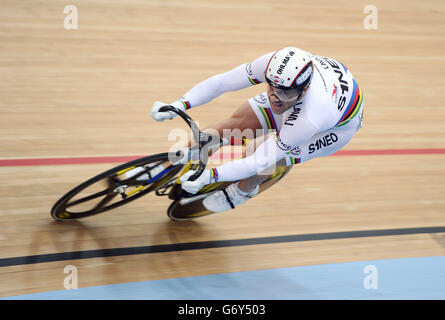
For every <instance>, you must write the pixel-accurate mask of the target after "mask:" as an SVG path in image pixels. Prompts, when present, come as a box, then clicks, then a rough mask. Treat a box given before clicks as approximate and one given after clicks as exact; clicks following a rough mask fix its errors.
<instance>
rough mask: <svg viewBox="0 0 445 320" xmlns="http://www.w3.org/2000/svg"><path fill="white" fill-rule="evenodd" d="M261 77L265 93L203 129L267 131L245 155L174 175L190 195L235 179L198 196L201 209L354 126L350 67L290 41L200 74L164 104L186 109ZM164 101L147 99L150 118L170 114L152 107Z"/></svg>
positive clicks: (318, 151)
mask: <svg viewBox="0 0 445 320" xmlns="http://www.w3.org/2000/svg"><path fill="white" fill-rule="evenodd" d="M264 82H266V83H267V91H266V92H263V93H261V94H259V95H257V96H256V97H253V98H251V99H249V100H248V101H247V102H245V103H244V104H242V105H241V106H240V107H239V108H238V109H237V110H236V111H235V112H234V114H233V115H232V116H231V117H230V118H228V119H226V120H223V121H222V122H220V123H218V124H216V125H214V126H211V128H212V129H214V130H216V131H217V132H218V133H219V134H220V136H222V135H223V130H224V129H226V130H227V129H231V130H235V129H239V130H241V131H243V130H245V129H252V130H254V131H256V130H257V129H263V130H268V131H269V132H272V134H271V135H270V136H269V137H268V138H267V139H266V140H265V141H264V143H262V144H261V145H259V146H258V147H257V148H256V150H255V151H254V152H253V153H252V154H251V155H248V156H246V157H244V158H242V159H239V160H234V161H230V162H228V163H225V164H223V165H221V166H218V167H216V168H212V169H206V170H205V171H204V172H203V173H202V174H201V176H200V177H199V178H198V179H196V180H195V181H187V180H188V178H190V176H191V175H192V174H193V173H194V172H195V171H193V170H191V171H189V172H187V173H186V174H184V175H183V176H182V177H181V182H182V188H183V189H184V190H186V191H187V192H190V193H193V194H195V193H197V192H198V191H199V190H200V189H201V188H202V187H204V186H205V185H207V184H210V183H214V182H217V181H238V180H240V181H239V182H234V183H233V184H231V185H230V186H229V187H227V188H226V190H221V191H217V192H215V193H213V194H211V195H209V196H208V197H207V198H206V199H204V200H203V205H204V206H205V207H206V208H207V209H208V210H211V211H213V212H221V211H225V210H228V209H230V208H234V207H235V206H237V205H239V204H242V203H244V202H245V201H247V200H248V199H250V198H252V197H254V196H255V195H256V194H257V193H258V190H259V184H260V183H261V182H263V181H264V180H265V179H266V178H267V175H265V174H264V173H265V172H267V169H268V168H270V167H271V166H272V165H273V164H276V163H279V164H282V163H285V164H286V165H287V166H292V165H294V164H298V163H302V162H305V161H308V160H311V159H314V158H317V157H323V156H328V155H331V154H333V153H335V152H337V151H338V150H340V149H341V148H343V147H344V146H345V145H346V144H347V143H348V142H349V141H350V140H351V139H352V137H353V136H354V135H355V133H356V132H357V131H358V130H359V129H360V127H361V125H362V113H363V93H362V91H361V89H360V87H359V86H358V85H357V82H356V81H355V79H354V77H353V76H352V74H351V72H350V71H349V70H348V69H347V68H346V67H345V66H344V65H343V64H342V63H341V62H339V61H337V60H335V59H332V58H326V57H323V56H318V55H314V54H311V53H309V52H307V51H304V50H301V49H298V48H295V47H286V48H282V49H280V50H278V51H276V52H271V53H268V54H266V55H263V56H261V57H259V58H257V59H256V60H254V61H253V62H252V63H245V64H242V65H240V66H238V67H236V68H234V69H232V70H230V71H228V72H225V73H222V74H218V75H215V76H213V77H211V78H209V79H207V80H204V81H202V82H201V83H199V84H197V85H196V86H194V87H193V88H192V89H191V90H189V91H188V92H187V93H186V94H185V95H184V96H183V97H182V98H181V99H179V100H177V101H174V102H173V103H171V104H170V105H172V106H174V107H176V108H178V109H180V110H182V111H186V110H188V109H190V108H192V107H196V106H199V105H202V104H205V103H207V102H209V101H211V100H212V99H214V98H216V97H218V96H219V95H221V94H223V93H225V92H228V91H235V90H240V89H243V88H247V87H249V86H252V85H258V84H261V83H264ZM164 105H167V104H166V103H163V102H158V101H157V102H155V103H154V105H153V108H152V116H153V118H154V119H155V120H156V121H163V120H165V119H172V118H174V117H175V116H176V113H174V112H171V111H168V112H160V111H159V110H160V108H161V107H162V106H164Z"/></svg>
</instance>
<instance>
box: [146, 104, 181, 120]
mask: <svg viewBox="0 0 445 320" xmlns="http://www.w3.org/2000/svg"><path fill="white" fill-rule="evenodd" d="M166 105H168V103H164V102H160V101H156V102H155V103H154V104H153V107H152V108H151V116H152V117H153V119H155V120H156V121H164V120H165V119H173V118H174V117H176V116H177V114H176V113H174V112H173V111H167V112H160V111H159V109H161V107H163V106H166Z"/></svg>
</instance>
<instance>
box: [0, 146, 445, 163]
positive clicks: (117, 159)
mask: <svg viewBox="0 0 445 320" xmlns="http://www.w3.org/2000/svg"><path fill="white" fill-rule="evenodd" d="M427 154H445V149H375V150H341V151H339V152H337V153H335V154H333V155H332V156H340V157H341V156H383V155H427ZM217 156H218V155H215V157H213V158H216V157H217ZM140 157H143V155H140V156H103V157H74V158H73V157H71V158H31V159H3V160H0V167H13V166H50V165H66V164H95V163H96V164H97V163H98V164H101V163H124V162H128V161H131V160H134V159H137V158H140ZM239 157H241V153H240V154H234V155H233V158H234V159H236V158H239ZM211 159H212V158H211ZM223 159H224V158H223ZM229 159H230V158H229Z"/></svg>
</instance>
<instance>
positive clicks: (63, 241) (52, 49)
mask: <svg viewBox="0 0 445 320" xmlns="http://www.w3.org/2000/svg"><path fill="white" fill-rule="evenodd" d="M68 4H73V5H75V6H76V7H77V8H78V17H79V25H78V30H65V29H64V24H63V21H64V18H65V16H66V14H64V12H63V9H64V6H65V5H68ZM368 4H370V3H368V1H362V0H359V1H346V0H341V1H335V2H332V1H330V2H329V1H319V0H315V1H314V0H311V1H265V0H259V1H234V0H227V1H223V2H214V1H212V2H209V1H203V0H193V1H186V2H182V1H177V0H163V1H151V0H143V1H142V0H133V1H122V0H107V1H102V0H88V1H86V0H85V1H80V0H73V1H68V2H60V1H56V0H54V1H50V0H47V1H39V2H36V1H32V0H22V1H16V0H0V7H1V9H0V75H1V82H0V112H1V117H0V130H1V136H0V160H2V166H1V167H0V178H1V185H0V226H1V227H0V259H1V260H3V261H8V260H5V259H6V258H13V257H25V258H24V260H23V261H24V262H23V263H18V264H16V265H8V264H6V265H5V266H3V267H1V268H0V297H6V296H13V295H20V294H26V293H35V292H45V291H53V290H63V289H64V287H63V281H64V277H65V276H66V274H64V267H65V266H66V265H74V266H76V267H77V268H78V272H79V287H88V286H97V285H105V284H114V283H124V282H133V281H145V280H153V279H166V278H176V277H184V276H193V275H205V274H216V273H225V272H234V271H246V270H259V269H268V268H281V267H291V266H301V265H315V264H325V263H335V262H347V261H361V260H371V259H389V258H402V257H422V256H439V255H444V254H445V234H444V233H440V232H435V233H422V232H420V233H413V234H409V233H407V234H403V232H401V234H394V235H391V234H390V235H387V236H378V237H372V236H370V237H360V238H357V237H352V238H348V237H346V238H344V239H326V240H313V241H301V242H283V243H265V244H257V245H248V246H229V247H223V248H208V249H201V250H186V251H171V252H161V253H151V254H140V255H128V256H113V257H96V258H90V259H77V260H62V261H54V262H46V263H32V257H30V256H36V255H43V254H53V253H63V252H74V251H84V250H100V249H110V248H126V247H142V246H153V245H161V244H176V243H189V242H191V243H194V242H202V241H220V240H232V239H251V238H264V237H273V236H284V235H300V234H324V233H338V232H346V231H365V230H388V229H401V230H406V229H408V228H410V229H412V228H424V227H443V226H445V212H444V210H445V196H444V194H445V183H444V178H445V154H444V148H445V108H444V106H443V101H445V90H443V89H442V88H444V87H445V80H444V79H445V78H444V77H443V75H444V73H445V57H444V55H443V53H444V50H445V47H444V46H445V42H444V41H443V39H444V37H445V19H444V17H445V16H444V12H445V4H444V2H443V1H441V0H426V1H421V2H419V1H401V0H395V1H381V0H378V1H373V2H372V4H373V5H375V6H376V7H377V8H378V29H377V30H367V29H365V28H364V27H363V20H364V18H365V16H366V14H365V13H364V12H363V9H364V7H365V6H367V5H368ZM289 45H291V46H297V47H301V48H303V49H306V50H308V51H311V52H314V53H317V54H320V55H324V56H327V57H333V58H337V59H339V60H340V61H342V62H343V63H344V64H345V65H346V66H347V67H348V68H350V69H351V70H352V72H353V74H354V75H355V77H356V79H357V81H358V83H359V84H360V86H361V87H362V89H363V91H364V95H365V123H364V127H363V128H362V129H361V131H359V133H358V134H357V135H356V137H355V138H354V139H353V140H352V141H351V143H350V144H349V145H348V146H347V147H346V148H345V149H344V150H345V151H348V152H352V151H356V150H361V151H363V152H359V153H358V154H355V155H354V153H352V154H349V155H348V154H346V155H345V154H343V155H344V156H332V157H327V158H323V159H316V160H313V161H310V162H308V163H304V164H302V165H300V166H298V167H295V168H294V169H293V170H292V171H291V172H290V174H289V175H288V176H287V177H286V179H285V182H280V183H279V184H277V185H276V186H274V187H273V188H272V189H270V190H268V191H267V192H265V193H264V194H261V195H260V196H258V197H257V198H255V199H254V200H252V201H250V202H248V203H246V204H245V205H243V206H241V207H239V208H238V209H236V211H231V212H228V213H222V214H219V215H213V216H209V217H205V218H202V219H198V220H195V221H188V222H172V221H169V219H168V217H167V216H166V213H165V212H166V208H167V206H168V204H169V201H168V200H167V199H165V198H159V197H157V198H155V197H154V196H150V195H149V196H146V197H145V198H142V199H139V200H137V201H135V202H132V203H130V204H128V205H127V206H124V207H121V208H118V209H116V210H114V211H111V212H108V213H105V214H103V215H98V216H95V217H91V218H87V219H84V220H79V221H74V222H69V223H60V222H55V221H53V220H52V219H51V217H50V215H49V211H50V208H51V206H52V205H53V203H54V202H55V201H56V200H57V199H58V198H59V197H60V196H61V195H62V194H63V193H65V192H66V191H68V190H69V189H71V188H72V187H74V186H75V185H77V184H78V183H80V182H82V181H84V180H86V179H87V178H90V177H91V176H93V175H95V174H97V173H99V172H102V171H104V170H106V169H108V168H111V167H113V166H115V165H117V164H118V163H107V161H103V163H90V164H88V163H86V164H64V165H59V164H48V165H37V164H38V161H37V159H42V158H45V159H47V158H51V159H59V158H82V157H96V156H103V157H111V156H134V155H141V156H142V155H148V154H153V153H159V152H165V151H167V149H168V148H169V147H170V146H171V145H172V144H173V143H174V142H172V141H168V139H167V138H168V134H169V133H170V132H171V130H172V129H174V128H180V129H185V126H184V123H183V122H181V121H180V120H173V121H171V122H169V121H168V122H164V123H157V122H155V121H154V120H152V119H151V116H150V114H149V111H150V109H151V105H152V103H153V102H154V101H156V100H161V101H166V102H171V101H174V100H176V99H177V98H179V97H180V96H182V94H184V93H185V92H186V91H187V90H189V89H190V88H191V87H192V86H193V85H194V84H196V83H198V82H199V81H201V80H204V79H206V78H208V77H210V76H212V75H214V74H217V73H220V72H223V71H226V70H229V69H230V68H233V67H235V66H237V65H239V64H241V63H245V62H248V61H250V60H252V59H254V58H256V57H258V56H260V55H262V54H264V53H267V52H270V51H273V50H275V49H277V48H280V47H283V46H289ZM263 90H265V88H264V85H259V86H254V87H251V88H248V89H246V90H242V91H238V92H232V93H227V94H225V95H223V96H221V97H219V98H217V99H215V100H214V101H212V102H211V103H209V104H208V105H206V106H201V107H200V108H196V109H193V110H191V111H190V115H191V116H192V117H193V118H194V119H196V120H199V123H200V125H201V127H204V126H207V125H211V124H212V123H214V122H216V121H217V120H219V119H222V118H225V117H228V116H229V115H230V114H231V113H232V112H233V111H234V110H235V109H236V108H237V107H238V106H239V105H240V104H241V103H243V102H244V101H245V100H246V99H248V98H250V97H251V96H253V95H256V94H258V93H260V92H262V91H263ZM382 150H386V151H382ZM397 150H399V151H397ZM8 159H9V160H13V161H10V162H8V161H4V160H8ZM16 159H31V160H30V162H29V163H28V165H18V164H20V162H18V161H16ZM396 233H397V232H396ZM26 257H28V258H26Z"/></svg>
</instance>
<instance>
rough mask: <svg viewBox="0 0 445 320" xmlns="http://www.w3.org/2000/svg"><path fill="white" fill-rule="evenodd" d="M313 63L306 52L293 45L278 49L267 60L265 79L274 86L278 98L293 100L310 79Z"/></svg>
mask: <svg viewBox="0 0 445 320" xmlns="http://www.w3.org/2000/svg"><path fill="white" fill-rule="evenodd" d="M313 71H314V65H313V63H312V59H311V56H310V54H309V53H308V52H306V51H303V50H301V49H298V48H295V47H286V48H282V49H280V50H278V51H277V52H275V53H274V54H273V56H272V57H271V58H270V60H269V64H268V65H267V68H266V81H267V83H269V84H270V85H271V86H273V87H274V93H275V94H277V96H278V98H280V100H287V101H290V100H294V99H296V98H299V97H300V96H301V93H302V92H303V90H304V88H306V87H307V86H308V85H309V84H310V83H311V81H312V75H313Z"/></svg>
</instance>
